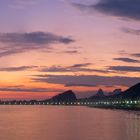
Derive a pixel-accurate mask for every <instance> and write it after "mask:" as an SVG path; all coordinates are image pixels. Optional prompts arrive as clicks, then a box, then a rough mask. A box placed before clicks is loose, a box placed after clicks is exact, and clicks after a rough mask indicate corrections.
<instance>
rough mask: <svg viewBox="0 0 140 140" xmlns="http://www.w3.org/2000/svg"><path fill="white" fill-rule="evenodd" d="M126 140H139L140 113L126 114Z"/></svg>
mask: <svg viewBox="0 0 140 140" xmlns="http://www.w3.org/2000/svg"><path fill="white" fill-rule="evenodd" d="M126 124H127V129H126V131H127V139H128V140H140V112H130V113H128V114H127V122H126Z"/></svg>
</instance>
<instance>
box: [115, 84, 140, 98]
mask: <svg viewBox="0 0 140 140" xmlns="http://www.w3.org/2000/svg"><path fill="white" fill-rule="evenodd" d="M115 97H116V98H121V99H138V98H140V83H138V84H136V85H134V86H132V87H130V88H129V89H127V90H125V91H123V92H121V93H119V94H118V95H116V96H115Z"/></svg>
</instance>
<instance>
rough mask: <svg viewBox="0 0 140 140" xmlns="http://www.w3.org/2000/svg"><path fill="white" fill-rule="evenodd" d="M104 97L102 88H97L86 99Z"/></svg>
mask: <svg viewBox="0 0 140 140" xmlns="http://www.w3.org/2000/svg"><path fill="white" fill-rule="evenodd" d="M103 97H105V95H104V92H103V90H102V89H99V90H98V91H97V93H96V94H95V95H92V96H90V97H89V98H88V99H102V98H103Z"/></svg>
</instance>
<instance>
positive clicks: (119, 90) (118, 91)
mask: <svg viewBox="0 0 140 140" xmlns="http://www.w3.org/2000/svg"><path fill="white" fill-rule="evenodd" d="M121 92H122V90H121V89H114V90H113V92H109V93H108V95H116V94H119V93H121Z"/></svg>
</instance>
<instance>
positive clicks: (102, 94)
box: [95, 89, 104, 96]
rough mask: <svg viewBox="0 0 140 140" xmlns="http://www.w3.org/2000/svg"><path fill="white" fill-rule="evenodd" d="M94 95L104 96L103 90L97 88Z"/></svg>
mask: <svg viewBox="0 0 140 140" xmlns="http://www.w3.org/2000/svg"><path fill="white" fill-rule="evenodd" d="M95 96H104V92H103V90H102V89H99V90H98V91H97V93H96V95H95Z"/></svg>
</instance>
